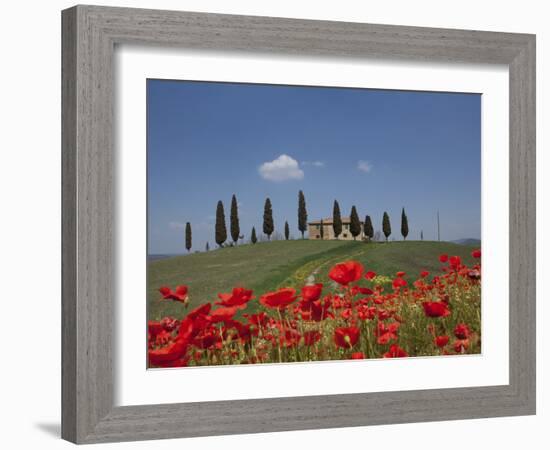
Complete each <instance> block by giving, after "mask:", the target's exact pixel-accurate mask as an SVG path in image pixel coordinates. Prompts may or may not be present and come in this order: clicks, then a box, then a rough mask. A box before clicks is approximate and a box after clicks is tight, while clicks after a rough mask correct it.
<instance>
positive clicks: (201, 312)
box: [187, 303, 212, 320]
mask: <svg viewBox="0 0 550 450" xmlns="http://www.w3.org/2000/svg"><path fill="white" fill-rule="evenodd" d="M211 308H212V305H211V304H210V303H205V304H204V305H200V306H198V307H196V308H195V309H194V310H193V311H191V312H189V314H187V318H189V319H192V320H195V319H196V318H197V317H199V316H206V315H207V314H208V313H209V312H210V309H211Z"/></svg>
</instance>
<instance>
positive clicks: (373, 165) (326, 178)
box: [147, 80, 481, 254]
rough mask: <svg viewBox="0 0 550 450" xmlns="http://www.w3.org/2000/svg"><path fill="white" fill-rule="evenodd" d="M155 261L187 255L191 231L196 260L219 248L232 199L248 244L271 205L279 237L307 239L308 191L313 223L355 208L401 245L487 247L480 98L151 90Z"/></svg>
mask: <svg viewBox="0 0 550 450" xmlns="http://www.w3.org/2000/svg"><path fill="white" fill-rule="evenodd" d="M147 114H148V125H147V147H148V154H147V155H148V156H147V163H148V167H147V170H148V252H149V254H157V253H182V252H184V251H185V248H184V242H185V241H184V227H185V222H190V223H191V225H192V228H193V249H192V250H193V251H195V250H200V251H202V250H204V248H205V245H206V242H207V241H208V242H209V243H210V247H211V248H214V247H215V243H214V242H215V241H214V223H215V211H216V204H217V202H218V200H222V201H223V203H224V206H225V210H226V219H227V222H228V226H229V207H230V202H231V196H232V195H233V194H235V195H236V196H237V199H238V202H239V216H240V226H241V233H242V234H244V235H245V237H246V238H247V239H248V238H249V236H250V231H251V229H252V226H256V231H257V232H260V233H261V229H262V214H263V205H264V201H265V199H266V197H269V198H271V201H272V204H273V213H274V221H275V231H276V232H277V231H279V232H282V231H283V227H284V222H285V220H287V221H288V223H289V225H290V230H291V235H293V236H294V237H298V236H299V231H298V229H297V204H298V191H299V190H300V189H301V190H303V191H304V194H305V196H306V203H307V210H308V218H309V220H313V219H319V218H321V217H329V216H331V215H332V205H333V201H334V200H335V199H337V200H338V201H339V203H340V208H341V210H342V215H349V211H350V209H351V207H352V205H355V206H356V207H357V210H358V212H359V215H360V217H361V219H362V220H363V218H364V216H365V215H366V214H369V215H370V216H371V217H372V219H373V223H374V228H375V230H380V229H381V228H382V227H381V224H382V214H383V212H384V211H388V213H389V215H390V219H391V223H392V229H393V234H392V237H395V238H397V239H401V235H400V214H401V208H402V207H405V210H406V212H407V215H408V219H409V230H410V232H409V239H418V238H419V235H420V231H421V230H423V232H424V239H425V240H432V239H436V238H437V226H436V211H437V210H438V209H439V211H440V217H441V238H442V239H444V240H453V239H460V238H480V234H481V166H480V160H481V96H480V95H478V94H447V93H431V92H411V91H386V90H368V89H343V88H317V87H294V86H272V85H254V84H236V83H206V82H188V81H168V80H148V82H147Z"/></svg>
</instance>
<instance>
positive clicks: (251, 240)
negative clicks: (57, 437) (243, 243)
mask: <svg viewBox="0 0 550 450" xmlns="http://www.w3.org/2000/svg"><path fill="white" fill-rule="evenodd" d="M250 242H252V243H253V244H255V243H256V242H258V238H257V237H256V228H254V227H252V234H251V235H250Z"/></svg>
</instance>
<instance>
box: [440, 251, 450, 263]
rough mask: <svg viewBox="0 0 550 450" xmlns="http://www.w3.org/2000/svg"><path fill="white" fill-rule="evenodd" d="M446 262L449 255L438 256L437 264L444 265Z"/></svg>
mask: <svg viewBox="0 0 550 450" xmlns="http://www.w3.org/2000/svg"><path fill="white" fill-rule="evenodd" d="M448 260H449V255H447V254H446V253H443V254H442V255H440V256H439V262H441V263H446V262H447V261H448Z"/></svg>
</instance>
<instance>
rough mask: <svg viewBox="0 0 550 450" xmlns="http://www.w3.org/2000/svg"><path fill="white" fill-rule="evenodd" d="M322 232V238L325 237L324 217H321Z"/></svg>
mask: <svg viewBox="0 0 550 450" xmlns="http://www.w3.org/2000/svg"><path fill="white" fill-rule="evenodd" d="M320 231H321V232H320V233H319V234H320V236H321V240H323V239H325V224H324V223H323V219H321V230H320Z"/></svg>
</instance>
